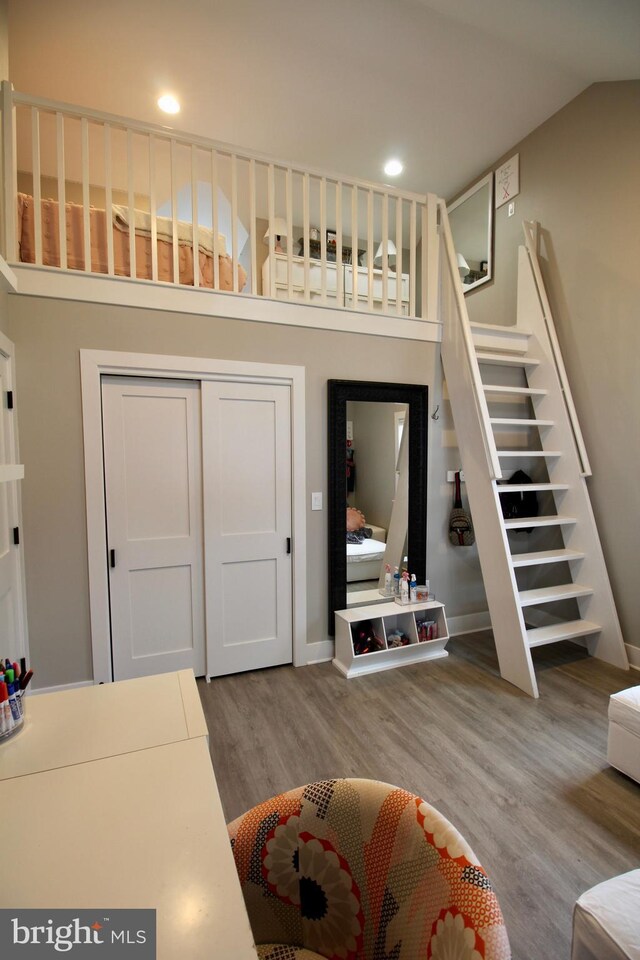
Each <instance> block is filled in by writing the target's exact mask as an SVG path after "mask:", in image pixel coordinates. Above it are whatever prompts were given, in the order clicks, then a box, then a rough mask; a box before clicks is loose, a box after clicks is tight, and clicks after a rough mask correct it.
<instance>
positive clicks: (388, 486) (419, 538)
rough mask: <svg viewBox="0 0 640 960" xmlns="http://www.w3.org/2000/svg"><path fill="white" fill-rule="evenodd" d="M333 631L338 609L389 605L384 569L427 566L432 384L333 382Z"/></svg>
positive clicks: (419, 575)
mask: <svg viewBox="0 0 640 960" xmlns="http://www.w3.org/2000/svg"><path fill="white" fill-rule="evenodd" d="M328 394H329V498H328V506H329V632H330V633H333V613H334V611H335V610H342V609H344V608H345V607H347V606H350V605H355V604H362V603H375V602H379V601H380V602H381V601H384V600H385V599H388V597H387V596H386V595H385V593H384V572H385V565H386V564H387V563H388V564H389V565H390V567H391V570H392V571H393V570H394V568H395V567H396V566H398V567H401V566H402V565H403V563H404V562H405V560H406V564H407V567H408V570H409V572H410V573H415V574H416V577H417V578H418V582H419V583H421V582H423V581H424V577H425V569H426V503H427V406H428V388H427V387H425V386H420V385H418V384H401V383H375V382H367V381H359V380H330V381H329V384H328Z"/></svg>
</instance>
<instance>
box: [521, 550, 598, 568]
mask: <svg viewBox="0 0 640 960" xmlns="http://www.w3.org/2000/svg"><path fill="white" fill-rule="evenodd" d="M584 557H585V554H584V553H580V551H579V550H539V551H538V552H537V553H514V554H513V555H512V557H511V562H512V563H513V566H514V567H536V566H538V565H539V564H542V563H562V562H563V561H568V560H583V559H584Z"/></svg>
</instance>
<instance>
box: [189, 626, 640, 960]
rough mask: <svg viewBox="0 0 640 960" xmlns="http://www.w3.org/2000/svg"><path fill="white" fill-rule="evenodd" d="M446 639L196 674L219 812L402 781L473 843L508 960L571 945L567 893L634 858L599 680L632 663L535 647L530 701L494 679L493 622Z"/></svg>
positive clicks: (627, 806) (560, 954)
mask: <svg viewBox="0 0 640 960" xmlns="http://www.w3.org/2000/svg"><path fill="white" fill-rule="evenodd" d="M448 649H449V652H450V656H449V658H448V659H446V660H440V661H435V662H433V663H426V664H418V665H415V666H406V667H402V668H398V669H395V670H389V671H387V672H385V673H379V674H373V675H370V676H366V677H359V678H355V679H352V680H346V679H345V678H344V677H342V676H341V675H340V674H339V673H338V672H337V671H336V670H335V669H334V668H333V666H332V665H331V664H330V663H324V664H318V665H317V666H312V667H304V668H300V669H294V668H293V667H278V668H274V669H271V670H263V671H256V672H253V673H246V674H238V675H235V676H231V677H223V678H219V679H217V680H213V681H212V682H211V683H210V684H208V685H207V684H206V683H204V682H200V683H199V689H200V694H201V698H202V702H203V705H204V710H205V714H206V717H207V722H208V725H209V731H210V744H211V756H212V759H213V765H214V769H215V772H216V777H217V780H218V786H219V789H220V794H221V797H222V803H223V807H224V810H225V815H226V817H227V819H228V820H232V819H233V818H235V817H236V816H238V815H239V814H240V813H242V812H243V811H245V810H247V809H249V808H250V807H251V806H253V805H254V804H256V803H258V802H259V801H260V800H263V799H266V798H267V797H270V796H273V795H274V794H276V793H279V792H281V791H283V790H286V789H289V788H291V787H294V786H298V785H300V784H302V783H307V782H309V781H311V780H317V779H322V778H331V777H349V776H357V777H370V778H373V779H378V780H385V781H387V782H389V783H394V784H397V785H398V786H402V787H405V788H406V789H408V790H411V791H413V792H415V793H417V794H419V795H421V796H422V797H424V798H425V799H426V800H428V801H429V802H431V803H433V804H434V806H436V807H437V808H438V809H439V810H440V811H441V812H442V813H444V814H445V816H447V817H448V818H449V819H450V820H451V821H452V822H453V823H454V824H455V825H456V826H457V827H458V829H459V830H460V831H461V832H462V834H463V835H464V836H465V837H466V838H467V840H468V841H469V842H470V843H471V846H472V847H473V848H474V850H475V852H476V854H477V855H478V857H479V858H480V862H481V863H482V864H483V866H484V867H485V869H486V870H487V873H488V874H489V876H490V878H491V879H492V881H493V884H494V887H495V889H496V893H497V895H498V899H499V901H500V904H501V907H502V910H503V913H504V916H505V921H506V924H507V929H508V931H509V937H510V940H511V945H512V950H513V957H514V960H568V958H569V956H570V943H571V916H572V910H573V905H574V902H575V900H576V898H577V897H578V896H579V895H580V894H581V893H582V892H583V891H584V890H586V889H587V888H588V887H591V886H593V884H595V883H599V882H600V881H601V880H605V879H607V878H608V877H612V876H615V875H616V874H618V873H623V872H625V871H627V870H631V869H634V868H636V867H637V866H639V865H640V786H639V785H638V784H636V783H634V782H633V781H631V780H629V779H627V778H626V777H624V776H623V775H622V774H620V773H618V772H616V771H615V770H613V769H611V768H610V767H609V766H608V765H607V762H606V742H607V706H608V698H609V694H611V693H613V692H615V691H617V690H621V689H624V688H625V687H629V686H632V685H633V684H635V683H638V682H640V675H639V674H638V673H637V672H635V671H631V672H630V673H626V672H624V671H621V670H617V669H615V668H614V667H609V666H608V665H606V664H603V663H602V662H600V661H598V660H594V659H592V658H590V657H588V656H586V655H583V654H582V653H581V651H580V650H579V648H577V647H576V646H575V645H572V644H569V643H565V644H558V645H556V646H555V647H546V648H538V649H537V650H534V660H535V663H536V672H537V676H538V681H539V686H540V699H539V700H532V699H530V698H529V697H527V696H526V695H525V694H523V693H521V692H520V691H519V690H517V689H516V688H515V687H513V686H511V685H510V684H508V683H506V682H505V681H503V680H501V679H500V677H499V674H498V669H497V661H496V657H495V649H494V645H493V641H492V638H491V634H490V633H483V634H474V635H472V636H469V637H460V638H454V639H453V640H451V641H450V642H449V646H448Z"/></svg>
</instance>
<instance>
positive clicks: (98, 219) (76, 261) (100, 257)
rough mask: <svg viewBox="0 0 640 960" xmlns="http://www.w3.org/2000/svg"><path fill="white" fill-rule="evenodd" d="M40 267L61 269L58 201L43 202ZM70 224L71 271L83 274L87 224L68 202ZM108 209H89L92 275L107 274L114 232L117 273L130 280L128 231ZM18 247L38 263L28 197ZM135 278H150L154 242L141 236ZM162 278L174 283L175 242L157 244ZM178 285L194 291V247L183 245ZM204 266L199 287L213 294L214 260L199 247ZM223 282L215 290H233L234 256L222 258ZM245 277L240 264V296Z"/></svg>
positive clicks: (22, 200) (21, 202)
mask: <svg viewBox="0 0 640 960" xmlns="http://www.w3.org/2000/svg"><path fill="white" fill-rule="evenodd" d="M41 203H42V262H43V264H44V265H45V266H49V267H59V266H60V243H59V232H58V202H57V200H42V201H41ZM65 215H66V225H67V231H66V232H67V267H68V269H70V270H84V220H83V208H82V206H81V204H78V203H66V204H65ZM111 221H112V218H111V217H109V224H107V215H106V212H105V211H104V210H100V209H98V208H96V207H91V208H90V212H89V231H90V234H91V270H92V271H93V272H94V273H107V271H108V265H107V229H108V226H109V227H110V228H111V230H112V233H113V259H114V270H115V274H116V276H118V277H129V276H131V266H130V258H129V230H128V227H127V228H125V229H121V228H120V227H118V226H116V224H115V223H112V222H111ZM17 231H18V245H19V251H20V260H21V262H22V263H35V260H36V257H35V204H34V200H33V197H31V196H29V195H28V194H25V193H19V194H18V224H17ZM135 248H136V277H138V278H140V279H144V280H150V279H151V238H150V237H148V236H144V235H142V234H140V233H136V235H135ZM157 248H158V279H159V280H168V281H172V280H173V243H172V241H171V240H165V239H161V238H160V237H159V238H158V239H157ZM178 248H179V273H180V281H179V282H180V283H181V284H186V285H188V286H193V250H192V244H191V243H188V242H179V244H178ZM198 261H199V265H200V278H199V284H200V286H201V287H209V288H211V289H213V285H214V284H213V281H214V276H213V256H212V255H211V254H210V253H208V252H207V251H205V250H203V249H202V248H201V247H199V249H198ZM218 263H219V266H220V281H219V284H218V287H217V289H219V290H233V262H232V260H231V257H229V256H227V255H223V254H220V255H219V257H218ZM246 280H247V275H246V272H245V270H244V269H243V267H242V266H241V265H240V264H238V292H240V291H241V290H242V289H243V288H244V285H245V283H246Z"/></svg>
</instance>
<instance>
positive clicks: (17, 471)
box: [0, 463, 24, 483]
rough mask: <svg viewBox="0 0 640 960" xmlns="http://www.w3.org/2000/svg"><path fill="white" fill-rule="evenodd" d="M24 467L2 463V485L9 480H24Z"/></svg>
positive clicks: (0, 473)
mask: <svg viewBox="0 0 640 960" xmlns="http://www.w3.org/2000/svg"><path fill="white" fill-rule="evenodd" d="M23 479H24V465H23V464H21V463H0V483H7V482H8V481H9V480H23Z"/></svg>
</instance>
